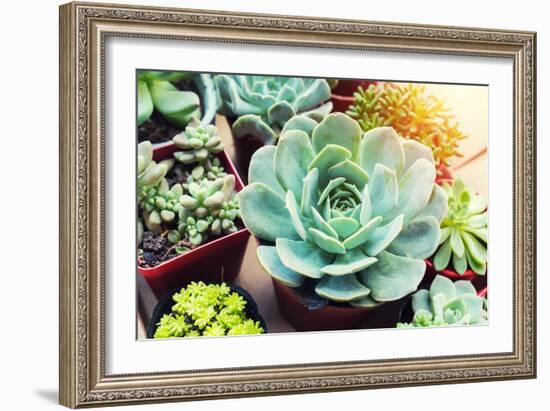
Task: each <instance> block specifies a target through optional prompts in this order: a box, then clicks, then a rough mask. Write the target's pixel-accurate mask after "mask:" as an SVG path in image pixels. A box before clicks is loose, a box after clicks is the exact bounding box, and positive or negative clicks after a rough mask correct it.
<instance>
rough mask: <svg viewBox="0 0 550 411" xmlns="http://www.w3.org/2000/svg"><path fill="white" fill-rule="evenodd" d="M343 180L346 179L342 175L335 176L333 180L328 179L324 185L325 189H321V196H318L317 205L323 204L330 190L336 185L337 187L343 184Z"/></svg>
mask: <svg viewBox="0 0 550 411" xmlns="http://www.w3.org/2000/svg"><path fill="white" fill-rule="evenodd" d="M345 181H346V179H345V178H344V177H338V178H335V179H334V180H330V181H329V182H328V184H327V186H326V187H325V189H324V190H323V192H322V193H321V197H319V200H318V201H317V205H318V206H320V205H321V204H323V203H324V202H325V200H326V199H327V198H328V196H329V194H330V192H331V191H332V190H334V189H335V188H336V187H339V186H341V185H342V184H344V182H345Z"/></svg>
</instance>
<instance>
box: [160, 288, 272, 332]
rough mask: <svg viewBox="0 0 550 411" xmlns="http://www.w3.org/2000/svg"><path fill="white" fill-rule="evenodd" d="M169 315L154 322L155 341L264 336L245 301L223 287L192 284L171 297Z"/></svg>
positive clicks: (237, 294)
mask: <svg viewBox="0 0 550 411" xmlns="http://www.w3.org/2000/svg"><path fill="white" fill-rule="evenodd" d="M172 299H173V301H174V302H175V304H174V305H173V306H172V311H171V312H170V314H164V315H163V316H162V318H161V319H160V321H159V322H158V323H157V328H156V331H155V334H154V338H174V337H199V336H210V337H217V336H224V335H246V334H263V333H264V332H265V330H264V329H263V328H262V326H261V324H260V322H259V321H257V320H255V319H252V318H249V317H248V316H247V312H246V307H247V304H248V302H247V301H246V299H245V298H243V296H241V295H240V294H239V293H238V292H236V291H232V290H231V288H230V287H229V286H228V285H227V284H225V283H222V284H205V283H203V282H198V283H197V282H191V283H190V284H189V285H187V286H186V287H184V288H182V289H181V291H180V292H177V293H175V294H174V295H173V296H172Z"/></svg>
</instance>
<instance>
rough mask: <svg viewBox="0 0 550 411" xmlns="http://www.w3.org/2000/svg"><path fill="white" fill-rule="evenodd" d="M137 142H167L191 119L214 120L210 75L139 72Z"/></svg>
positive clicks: (214, 112) (215, 104) (214, 93)
mask: <svg viewBox="0 0 550 411" xmlns="http://www.w3.org/2000/svg"><path fill="white" fill-rule="evenodd" d="M137 101H138V103H137V124H138V140H139V141H140V142H141V141H146V140H147V141H151V142H152V143H154V144H157V143H165V142H169V141H170V139H171V138H172V137H173V136H174V135H176V134H177V133H179V132H180V131H181V130H182V129H184V128H185V126H186V125H187V124H188V123H189V122H190V121H191V120H192V119H194V118H198V119H200V120H201V122H202V123H203V124H210V123H212V122H213V121H214V116H215V115H216V109H217V94H216V89H215V86H214V82H213V81H212V77H211V76H210V74H201V73H188V72H171V71H152V70H138V74H137Z"/></svg>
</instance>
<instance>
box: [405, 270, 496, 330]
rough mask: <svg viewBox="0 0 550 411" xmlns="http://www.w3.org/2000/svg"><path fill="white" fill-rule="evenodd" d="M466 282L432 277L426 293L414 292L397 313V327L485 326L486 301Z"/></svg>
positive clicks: (483, 296)
mask: <svg viewBox="0 0 550 411" xmlns="http://www.w3.org/2000/svg"><path fill="white" fill-rule="evenodd" d="M485 296H486V291H485V292H477V291H476V289H475V287H474V286H473V285H472V283H471V282H470V281H467V280H458V281H456V282H453V281H451V280H450V279H448V278H447V277H443V276H440V275H438V276H436V277H435V278H434V280H433V282H432V283H431V285H430V288H429V290H426V289H422V290H418V291H417V292H416V293H415V294H413V296H412V297H411V299H410V300H409V301H408V302H407V304H406V305H405V306H404V307H403V310H402V312H401V318H400V322H399V323H397V327H398V328H402V327H439V326H457V325H486V324H487V319H488V315H487V299H486V298H485Z"/></svg>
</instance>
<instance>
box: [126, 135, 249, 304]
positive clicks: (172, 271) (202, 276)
mask: <svg viewBox="0 0 550 411" xmlns="http://www.w3.org/2000/svg"><path fill="white" fill-rule="evenodd" d="M177 150H178V148H177V147H176V146H175V145H174V144H170V145H163V146H160V147H158V148H155V150H154V152H153V159H154V160H155V161H160V160H163V159H166V158H170V157H171V156H172V153H173V152H174V151H177ZM218 158H219V159H220V161H221V163H222V165H223V167H225V169H226V170H227V171H228V172H229V173H230V174H233V175H234V176H235V190H236V191H237V192H238V191H241V190H242V189H243V187H244V184H243V182H242V180H241V178H240V177H239V174H238V173H237V171H236V170H235V167H234V166H233V164H232V163H231V160H230V159H229V157H228V156H227V154H226V153H225V151H223V152H222V153H220V154H219V155H218ZM249 236H250V232H249V231H248V230H247V229H246V228H243V229H241V230H239V231H237V232H235V233H232V234H229V235H225V236H223V237H220V238H217V239H215V240H213V241H210V242H207V243H205V244H203V245H201V246H199V247H197V248H195V249H193V250H192V251H189V252H187V253H185V254H182V255H179V256H177V257H174V258H172V259H170V260H168V261H165V262H163V263H161V264H159V265H157V266H155V267H150V268H145V267H139V266H138V270H137V271H138V273H139V274H140V275H142V276H143V277H144V278H145V280H147V283H148V284H149V286H150V287H151V289H152V290H153V293H154V294H155V295H156V296H157V297H161V296H162V295H164V294H166V293H167V292H169V291H170V290H173V289H174V288H177V287H183V286H184V285H186V284H188V283H190V282H191V281H203V282H222V281H225V282H231V281H233V280H234V279H235V277H237V275H238V274H239V271H240V269H241V264H242V261H243V258H244V253H245V251H246V245H247V242H248V238H249Z"/></svg>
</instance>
